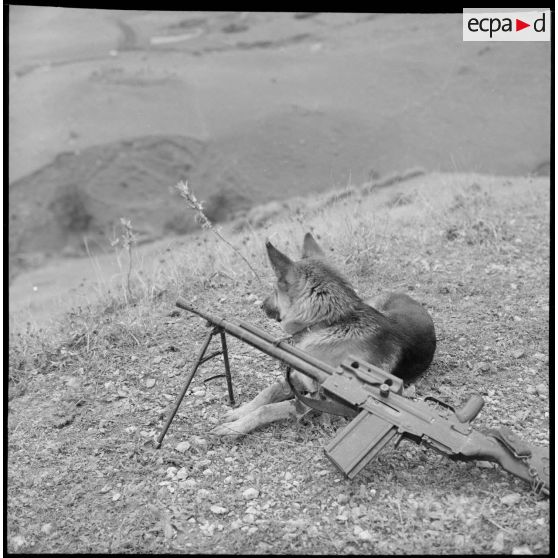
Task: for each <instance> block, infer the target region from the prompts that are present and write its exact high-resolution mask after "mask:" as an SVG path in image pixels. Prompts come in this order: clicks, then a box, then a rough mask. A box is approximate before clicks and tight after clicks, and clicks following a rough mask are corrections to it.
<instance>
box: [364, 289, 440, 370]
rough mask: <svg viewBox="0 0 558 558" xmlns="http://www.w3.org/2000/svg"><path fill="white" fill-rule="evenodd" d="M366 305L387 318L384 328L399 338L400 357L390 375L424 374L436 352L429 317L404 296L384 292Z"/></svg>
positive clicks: (410, 299)
mask: <svg viewBox="0 0 558 558" xmlns="http://www.w3.org/2000/svg"><path fill="white" fill-rule="evenodd" d="M369 304H370V306H372V307H373V308H374V309H376V310H377V311H378V312H379V313H381V314H382V315H383V316H385V317H386V318H387V320H388V322H387V323H385V322H384V324H385V326H386V327H387V328H389V329H394V330H395V332H396V333H395V335H396V337H397V338H398V339H399V344H400V358H399V359H398V362H397V364H396V366H395V368H394V369H393V371H392V372H393V373H394V374H395V375H396V376H399V377H401V378H412V377H413V376H416V375H418V374H420V373H421V372H424V371H425V370H426V369H427V368H428V366H429V365H430V363H431V362H432V359H433V357H434V352H435V351H436V332H435V330H434V322H433V321H432V318H431V317H430V314H429V313H428V312H427V311H426V310H425V308H424V307H423V306H422V305H421V304H420V303H419V302H417V301H416V300H414V299H412V298H411V297H410V296H408V295H406V294H404V293H385V294H382V295H381V296H380V297H378V298H376V299H374V300H373V301H370V302H369ZM373 344H375V343H374V342H373Z"/></svg>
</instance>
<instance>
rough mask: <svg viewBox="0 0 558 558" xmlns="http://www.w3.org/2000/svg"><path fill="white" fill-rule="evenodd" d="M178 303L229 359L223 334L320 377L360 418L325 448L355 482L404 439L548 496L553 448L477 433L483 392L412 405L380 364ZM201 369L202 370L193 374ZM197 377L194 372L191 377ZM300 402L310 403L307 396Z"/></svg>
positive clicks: (503, 432) (504, 434)
mask: <svg viewBox="0 0 558 558" xmlns="http://www.w3.org/2000/svg"><path fill="white" fill-rule="evenodd" d="M176 305H177V306H178V307H179V308H181V309H183V310H187V311H188V312H192V313H194V314H197V315H198V316H200V317H202V318H204V319H205V320H207V321H208V322H209V323H210V324H212V325H213V326H214V330H213V334H215V333H217V332H219V333H221V339H222V341H223V348H224V352H225V355H226V345H225V344H224V339H223V338H224V332H226V333H228V334H229V335H232V336H233V337H236V338H238V339H240V340H241V341H244V342H245V343H248V344H249V345H251V346H253V347H255V348H256V349H259V350H260V351H262V352H264V353H266V354H268V355H269V356H271V357H273V358H276V359H277V360H280V361H282V362H284V363H285V364H286V365H287V366H288V367H290V368H293V369H295V370H298V371H299V372H301V373H302V374H305V375H306V376H309V377H310V378H312V379H313V380H316V381H317V382H319V383H320V384H321V390H322V392H323V393H324V394H325V395H326V396H327V397H328V398H330V399H332V400H334V401H337V402H339V403H341V404H342V405H343V406H345V407H346V408H348V409H349V410H350V411H352V412H351V413H347V414H351V415H352V416H354V417H355V418H354V419H353V420H352V421H351V422H350V423H349V424H348V425H347V426H345V427H344V428H342V429H341V430H339V432H338V433H337V434H336V436H335V437H334V438H333V440H331V442H330V443H329V444H328V445H327V447H326V448H325V454H326V455H327V457H328V458H329V459H330V460H331V461H332V463H333V464H334V465H335V466H336V467H337V468H338V469H339V470H340V471H341V472H342V473H344V474H345V475H346V476H347V477H349V478H350V479H352V478H354V477H355V476H356V475H357V474H358V473H359V471H361V470H362V469H363V468H364V467H365V466H366V465H367V464H368V463H369V462H370V461H371V460H372V459H373V458H374V457H375V456H376V455H378V453H379V452H380V451H381V450H382V449H383V448H384V447H385V446H386V445H387V444H388V442H390V441H391V440H395V442H396V443H397V444H398V443H399V442H400V441H401V440H402V439H403V438H408V439H410V440H412V441H414V442H416V443H418V444H425V445H427V446H429V447H431V448H433V449H434V450H436V451H438V452H440V453H442V454H444V455H446V456H447V457H449V458H450V459H453V460H459V461H472V460H484V461H493V462H496V463H498V464H499V465H500V466H501V467H502V468H504V469H505V470H506V471H508V472H510V473H512V474H513V475H515V476H517V477H519V478H521V479H524V480H526V481H527V482H529V483H530V484H531V486H532V488H533V490H534V491H535V492H536V493H537V494H541V493H542V494H545V495H548V494H549V492H550V470H549V469H550V462H549V451H548V448H543V447H540V446H532V445H530V444H527V443H526V442H524V441H523V440H521V439H520V438H519V437H517V436H516V435H515V434H514V433H513V432H511V431H510V430H509V429H507V428H499V429H497V430H489V431H487V432H486V433H481V432H480V431H478V430H475V429H473V427H472V426H471V421H472V420H473V419H474V418H475V417H476V416H477V415H478V413H479V412H480V410H481V409H482V407H483V405H484V400H483V398H482V397H481V396H480V395H473V396H472V397H471V398H470V399H469V400H468V401H467V402H466V403H465V404H464V405H463V406H462V407H461V408H460V409H454V408H453V407H451V406H450V405H448V404H447V403H444V402H442V401H439V400H438V399H436V398H434V397H431V396H430V397H425V398H424V400H422V401H413V400H412V399H409V398H407V397H404V396H403V380H402V379H401V378H398V377H397V376H394V375H392V374H389V373H387V372H384V371H383V370H381V369H380V368H378V367H377V366H374V365H372V364H369V363H367V362H363V361H361V360H358V359H351V358H349V359H347V360H346V361H344V362H343V363H342V364H341V365H340V366H339V367H338V368H333V367H332V366H329V365H328V364H326V363H324V362H321V361H319V360H318V359H316V358H314V357H312V356H310V355H309V354H307V353H305V352H304V351H302V350H300V349H297V348H296V347H293V346H292V345H289V344H288V343H286V342H285V341H281V340H278V339H275V338H274V337H272V336H271V335H269V334H268V333H266V332H265V331H263V330H261V329H259V328H257V327H255V326H253V325H251V324H247V323H245V322H242V321H240V320H235V321H226V320H223V319H220V318H216V317H214V316H211V315H210V314H208V313H206V312H202V311H200V310H198V309H196V308H193V307H192V306H190V305H189V304H188V303H187V302H186V301H185V300H183V299H178V301H177V302H176ZM206 347H207V344H206ZM202 356H203V355H201V356H200V358H199V359H198V365H199V363H200V362H203V361H204V359H203V358H202ZM205 360H206V359H205ZM225 366H226V370H227V372H228V375H227V380H228V382H229V394H230V396H231V401H232V388H231V384H230V372H229V371H228V359H225ZM196 368H197V365H196V367H195V368H194V371H195V369H196ZM192 376H193V373H192V374H191V376H190V379H189V380H191V377H192ZM188 383H189V382H188ZM186 387H187V386H186ZM185 392H186V388H185V389H184V390H183V393H182V395H181V397H179V400H178V401H177V403H176V407H175V409H174V412H173V413H172V414H171V416H170V417H169V419H168V420H167V424H166V425H165V428H164V430H163V433H162V434H161V436H160V437H159V440H158V446H159V447H160V445H161V441H162V438H163V436H164V434H165V433H166V431H167V429H168V427H169V425H170V422H171V420H172V418H173V417H174V414H175V413H176V410H177V408H178V406H179V405H180V402H181V401H182V397H184V394H185ZM297 395H298V394H297ZM428 400H430V401H433V402H435V403H437V404H439V405H441V406H443V407H445V408H448V409H450V411H451V413H450V416H449V418H446V417H443V416H441V415H440V414H439V413H437V412H436V410H434V409H433V408H432V407H431V406H430V405H429V404H427V403H426V401H428ZM303 401H309V400H307V399H304V398H303Z"/></svg>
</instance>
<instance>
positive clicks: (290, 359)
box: [176, 298, 335, 383]
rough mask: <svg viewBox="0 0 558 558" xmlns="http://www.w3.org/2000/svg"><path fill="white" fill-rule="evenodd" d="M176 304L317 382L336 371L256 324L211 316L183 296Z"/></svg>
mask: <svg viewBox="0 0 558 558" xmlns="http://www.w3.org/2000/svg"><path fill="white" fill-rule="evenodd" d="M176 305H177V306H178V307H179V308H182V309H183V310H187V311H188V312H192V313H193V314H197V315H198V316H200V317H201V318H204V319H205V320H207V321H208V322H210V323H212V324H214V325H216V326H217V327H220V328H222V329H223V330H224V331H226V332H227V333H228V334H230V335H232V336H233V337H236V338H237V339H240V340H241V341H244V342H245V343H248V345H251V346H252V347H255V348H256V349H259V350H260V351H262V352H264V353H266V354H267V355H269V356H272V357H274V358H276V359H278V360H281V361H283V362H284V363H285V364H287V365H288V366H291V367H292V368H294V369H295V370H298V371H300V372H302V373H303V374H306V375H307V376H310V377H311V378H312V379H313V380H316V381H317V382H320V383H322V382H323V381H324V380H325V379H326V378H327V377H328V376H329V375H330V374H334V373H335V369H334V368H332V367H331V366H328V365H327V364H326V363H322V362H320V361H318V360H316V359H313V358H312V357H310V356H309V355H305V354H304V353H303V352H302V351H299V350H298V349H295V348H294V347H291V346H290V345H288V344H286V343H285V342H283V341H279V340H276V339H274V338H273V337H272V336H271V335H269V334H267V333H265V332H264V331H260V330H258V328H256V327H255V326H251V325H248V324H242V322H240V323H233V322H229V321H227V320H223V319H222V318H217V317H215V316H211V315H210V314H208V313H206V312H203V311H202V310H198V309H197V308H193V307H192V306H190V304H188V303H187V302H186V301H185V300H184V299H182V298H179V299H178V300H177V301H176Z"/></svg>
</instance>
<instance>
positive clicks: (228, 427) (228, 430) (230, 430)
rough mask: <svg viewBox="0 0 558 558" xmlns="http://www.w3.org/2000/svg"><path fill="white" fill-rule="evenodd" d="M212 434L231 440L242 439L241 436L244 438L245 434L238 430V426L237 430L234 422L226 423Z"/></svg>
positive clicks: (216, 428)
mask: <svg viewBox="0 0 558 558" xmlns="http://www.w3.org/2000/svg"><path fill="white" fill-rule="evenodd" d="M210 434H213V435H214V436H222V437H226V438H229V439H230V440H236V439H237V438H240V436H243V435H244V434H245V433H244V432H242V430H241V429H239V428H238V425H237V428H235V423H234V422H232V423H231V422H226V423H224V424H219V425H217V426H216V427H215V428H213V429H212V430H211V431H210Z"/></svg>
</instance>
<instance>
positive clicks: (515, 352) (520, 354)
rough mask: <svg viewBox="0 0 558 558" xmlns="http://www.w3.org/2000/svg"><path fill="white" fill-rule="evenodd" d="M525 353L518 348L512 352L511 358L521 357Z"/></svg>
mask: <svg viewBox="0 0 558 558" xmlns="http://www.w3.org/2000/svg"><path fill="white" fill-rule="evenodd" d="M524 355H525V351H524V350H523V349H518V350H517V351H514V352H513V353H512V356H513V358H521V357H522V356H524Z"/></svg>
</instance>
